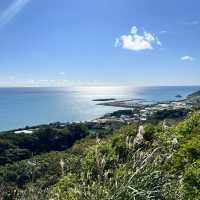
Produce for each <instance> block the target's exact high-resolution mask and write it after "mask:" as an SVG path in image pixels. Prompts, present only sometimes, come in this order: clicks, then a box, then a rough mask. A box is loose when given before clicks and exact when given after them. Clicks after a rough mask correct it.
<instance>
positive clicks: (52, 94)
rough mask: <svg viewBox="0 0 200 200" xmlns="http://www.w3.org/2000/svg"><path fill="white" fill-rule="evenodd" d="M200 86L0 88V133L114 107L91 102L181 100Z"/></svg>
mask: <svg viewBox="0 0 200 200" xmlns="http://www.w3.org/2000/svg"><path fill="white" fill-rule="evenodd" d="M197 90H200V86H162V87H84V88H76V89H75V88H73V89H69V88H0V131H5V130H10V129H16V128H23V127H25V126H32V125H39V124H47V123H51V122H57V121H60V122H72V121H74V122H77V121H87V120H92V119H95V118H97V117H100V116H102V115H104V114H105V113H108V112H113V111H115V110H119V109H120V108H116V107H106V106H100V105H96V104H97V102H95V101H92V100H93V99H99V98H116V99H120V100H123V99H132V98H134V99H138V98H142V99H145V100H152V101H162V100H174V99H176V97H175V96H176V95H178V94H179V95H181V96H182V97H183V98H184V97H186V96H187V95H188V94H190V93H192V92H195V91H197Z"/></svg>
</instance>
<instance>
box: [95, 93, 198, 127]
mask: <svg viewBox="0 0 200 200" xmlns="http://www.w3.org/2000/svg"><path fill="white" fill-rule="evenodd" d="M176 98H181V96H180V95H177V96H176ZM199 100H200V95H199V92H196V93H194V94H192V95H188V96H187V97H186V98H185V99H181V100H173V101H162V102H157V103H155V102H151V101H146V100H142V99H137V101H136V100H135V99H133V100H124V101H117V100H115V101H109V102H103V103H99V104H98V105H104V106H114V107H119V108H121V109H122V108H123V109H124V110H119V111H116V112H113V113H110V114H106V115H104V116H103V117H100V118H98V119H95V120H93V122H94V123H99V124H106V123H109V122H110V123H111V122H122V123H131V122H138V121H141V122H145V121H147V120H149V119H152V118H155V117H156V116H158V115H160V116H161V115H163V113H165V114H172V115H173V114H175V115H177V113H178V114H180V115H185V114H186V113H188V112H190V111H192V110H193V109H195V107H198V106H199ZM104 101H105V99H104ZM148 102H149V103H148Z"/></svg>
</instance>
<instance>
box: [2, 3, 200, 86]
mask: <svg viewBox="0 0 200 200" xmlns="http://www.w3.org/2000/svg"><path fill="white" fill-rule="evenodd" d="M199 10H200V1H199V0H191V1H189V0H165V1H161V0H153V1H149V0H101V1H97V0H84V1H83V0H67V1H66V0H57V1H51V0H1V2H0V86H36V85H37V86H40V85H41V86H55V85H80V84H87V85H88V84H89V85H90V84H95V85H98V84H133V85H188V84H189V85H200V76H199V75H200V53H199V52H200V39H199V35H200V12H199Z"/></svg>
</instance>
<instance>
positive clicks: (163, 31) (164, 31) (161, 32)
mask: <svg viewBox="0 0 200 200" xmlns="http://www.w3.org/2000/svg"><path fill="white" fill-rule="evenodd" d="M159 33H160V34H165V33H167V31H166V30H162V31H160V32H159Z"/></svg>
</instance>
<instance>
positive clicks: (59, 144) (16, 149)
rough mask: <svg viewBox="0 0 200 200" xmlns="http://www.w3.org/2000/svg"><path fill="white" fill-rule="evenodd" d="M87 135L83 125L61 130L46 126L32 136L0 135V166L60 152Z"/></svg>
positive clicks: (68, 126)
mask: <svg viewBox="0 0 200 200" xmlns="http://www.w3.org/2000/svg"><path fill="white" fill-rule="evenodd" d="M88 134H89V132H88V130H87V127H86V126H85V125H84V124H70V125H67V126H65V127H64V128H62V129H58V128H56V127H51V126H46V127H44V128H40V129H39V130H37V131H36V133H34V134H24V133H20V134H15V133H8V134H3V135H0V165H4V164H6V163H13V162H15V161H19V160H24V159H27V158H30V157H31V156H33V155H37V154H41V153H45V152H49V151H61V150H64V149H67V148H69V147H71V146H72V145H73V144H74V143H75V141H76V140H79V139H81V138H84V137H85V136H87V135H88Z"/></svg>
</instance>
